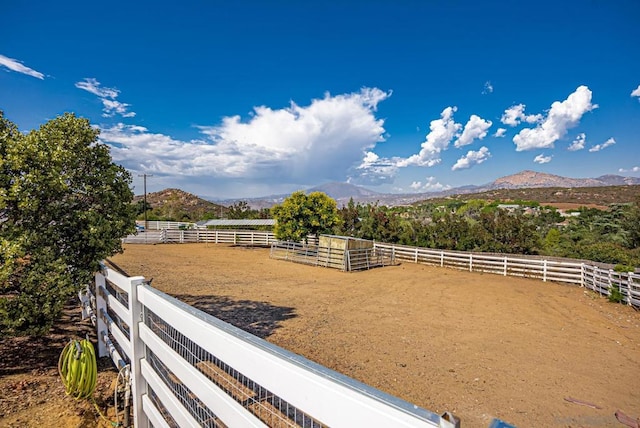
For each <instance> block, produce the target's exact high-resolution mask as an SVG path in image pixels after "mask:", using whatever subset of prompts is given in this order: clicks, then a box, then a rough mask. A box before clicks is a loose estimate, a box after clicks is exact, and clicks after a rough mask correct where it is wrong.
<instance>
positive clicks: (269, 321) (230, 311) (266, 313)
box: [174, 294, 297, 339]
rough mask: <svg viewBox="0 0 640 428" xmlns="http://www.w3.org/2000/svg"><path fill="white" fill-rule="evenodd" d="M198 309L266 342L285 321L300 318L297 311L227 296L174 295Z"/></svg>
mask: <svg viewBox="0 0 640 428" xmlns="http://www.w3.org/2000/svg"><path fill="white" fill-rule="evenodd" d="M174 297H175V298H176V299H178V300H181V301H183V302H184V303H187V304H189V305H191V306H193V307H194V308H196V309H199V310H201V311H203V312H206V313H208V314H209V315H212V316H214V317H216V318H218V319H221V320H222V321H224V322H228V323H229V324H231V325H233V326H235V327H238V328H239V329H241V330H244V331H246V332H248V333H251V334H253V335H254V336H258V337H260V338H262V339H266V338H267V337H269V336H270V335H271V334H272V333H273V332H274V331H275V330H276V329H278V328H279V327H281V323H282V321H285V320H288V319H291V318H294V317H296V316H297V315H296V313H295V308H291V307H286V306H275V305H272V304H270V303H267V302H257V301H253V300H233V299H231V298H229V297H226V296H193V295H189V294H179V295H174Z"/></svg>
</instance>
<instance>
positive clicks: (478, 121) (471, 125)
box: [454, 114, 492, 147]
mask: <svg viewBox="0 0 640 428" xmlns="http://www.w3.org/2000/svg"><path fill="white" fill-rule="evenodd" d="M491 125H492V123H491V121H490V120H484V119H482V118H481V117H479V116H476V115H475V114H472V115H471V117H470V118H469V121H468V122H467V124H466V125H465V126H464V129H463V130H462V134H460V137H458V139H457V140H456V142H455V144H454V145H455V146H456V147H463V146H466V145H469V144H471V143H473V140H475V139H478V140H482V139H483V138H484V137H486V136H487V130H488V129H489V128H491Z"/></svg>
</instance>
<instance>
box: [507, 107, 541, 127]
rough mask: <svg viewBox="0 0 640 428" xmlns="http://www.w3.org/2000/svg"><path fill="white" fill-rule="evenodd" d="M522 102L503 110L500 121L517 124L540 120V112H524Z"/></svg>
mask: <svg viewBox="0 0 640 428" xmlns="http://www.w3.org/2000/svg"><path fill="white" fill-rule="evenodd" d="M525 107H526V106H525V105H524V104H517V105H513V106H511V107H509V108H508V109H506V110H505V111H504V113H503V114H502V117H501V118H500V121H501V122H502V123H504V124H505V125H509V126H517V125H519V124H520V122H522V121H524V122H527V123H536V122H539V121H540V120H542V115H541V114H524V109H525Z"/></svg>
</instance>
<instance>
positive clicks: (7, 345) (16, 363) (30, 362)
mask: <svg viewBox="0 0 640 428" xmlns="http://www.w3.org/2000/svg"><path fill="white" fill-rule="evenodd" d="M80 312H81V310H80V305H79V304H78V300H77V298H74V299H72V300H70V301H69V303H67V305H66V306H65V308H64V310H63V312H62V316H61V318H60V319H59V320H58V321H56V322H55V323H54V326H53V327H52V328H51V330H50V331H49V333H48V334H46V335H44V336H36V337H9V338H3V339H1V340H0V377H2V376H5V375H11V374H18V373H28V372H36V373H37V372H44V371H48V370H54V369H55V370H56V371H57V367H58V358H59V357H60V353H61V352H62V349H63V348H64V347H65V345H66V344H67V343H68V342H69V340H71V339H83V338H85V337H88V338H89V340H91V341H92V342H93V343H94V344H95V336H96V335H95V329H94V328H93V326H92V325H91V321H89V320H85V321H82V320H81V315H80Z"/></svg>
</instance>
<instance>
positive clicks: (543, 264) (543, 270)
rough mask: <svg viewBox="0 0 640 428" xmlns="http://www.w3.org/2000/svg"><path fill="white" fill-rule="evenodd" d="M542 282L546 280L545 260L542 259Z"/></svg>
mask: <svg viewBox="0 0 640 428" xmlns="http://www.w3.org/2000/svg"><path fill="white" fill-rule="evenodd" d="M542 262H543V263H542V282H547V261H546V260H543V261H542Z"/></svg>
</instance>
